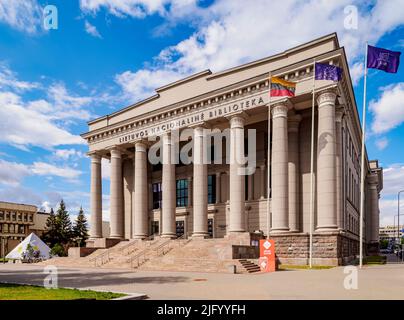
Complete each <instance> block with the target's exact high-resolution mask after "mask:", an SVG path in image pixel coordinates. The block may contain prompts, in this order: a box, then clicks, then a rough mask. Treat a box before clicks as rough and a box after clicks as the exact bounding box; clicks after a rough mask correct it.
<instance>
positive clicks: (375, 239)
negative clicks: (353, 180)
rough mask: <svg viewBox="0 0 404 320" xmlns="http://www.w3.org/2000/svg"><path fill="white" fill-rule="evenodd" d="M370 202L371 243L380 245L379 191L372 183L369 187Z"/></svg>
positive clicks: (375, 184)
mask: <svg viewBox="0 0 404 320" xmlns="http://www.w3.org/2000/svg"><path fill="white" fill-rule="evenodd" d="M369 191H370V202H371V208H372V209H371V210H372V211H371V219H372V221H371V224H370V225H371V231H370V239H369V240H370V241H369V242H371V243H377V244H378V243H379V191H378V189H377V183H371V184H370V185H369Z"/></svg>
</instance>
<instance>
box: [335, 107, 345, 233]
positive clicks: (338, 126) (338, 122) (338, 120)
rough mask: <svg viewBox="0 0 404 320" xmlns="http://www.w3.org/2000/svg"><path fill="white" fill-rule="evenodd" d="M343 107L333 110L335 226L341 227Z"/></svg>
mask: <svg viewBox="0 0 404 320" xmlns="http://www.w3.org/2000/svg"><path fill="white" fill-rule="evenodd" d="M343 114H344V111H343V109H341V108H339V109H337V110H336V111H335V137H336V141H335V151H336V152H335V153H336V167H335V174H336V191H337V192H336V206H335V210H336V211H337V226H338V228H340V229H343V228H344V226H343V201H342V199H343V197H342V193H343V191H342V187H343V184H342V116H343Z"/></svg>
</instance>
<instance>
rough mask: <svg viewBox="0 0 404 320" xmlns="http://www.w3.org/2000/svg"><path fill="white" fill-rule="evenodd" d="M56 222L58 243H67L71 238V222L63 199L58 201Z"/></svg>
mask: <svg viewBox="0 0 404 320" xmlns="http://www.w3.org/2000/svg"><path fill="white" fill-rule="evenodd" d="M56 224H57V228H58V238H59V239H58V240H59V241H58V243H60V244H62V245H67V244H68V243H69V242H70V241H71V238H72V222H71V220H70V217H69V212H67V210H66V205H65V203H64V201H63V199H62V200H61V201H60V205H59V209H58V211H57V213H56Z"/></svg>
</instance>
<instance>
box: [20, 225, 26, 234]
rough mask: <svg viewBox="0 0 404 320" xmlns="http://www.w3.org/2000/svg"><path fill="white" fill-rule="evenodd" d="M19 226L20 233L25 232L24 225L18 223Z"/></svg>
mask: <svg viewBox="0 0 404 320" xmlns="http://www.w3.org/2000/svg"><path fill="white" fill-rule="evenodd" d="M19 227H20V233H25V232H24V226H23V225H20V226H19Z"/></svg>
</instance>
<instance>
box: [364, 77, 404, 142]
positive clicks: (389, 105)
mask: <svg viewBox="0 0 404 320" xmlns="http://www.w3.org/2000/svg"><path fill="white" fill-rule="evenodd" d="M381 91H382V94H381V97H380V98H379V99H378V100H372V101H370V103H369V109H370V111H371V112H372V114H373V122H372V125H371V128H372V131H373V132H374V133H376V134H382V133H386V132H388V131H390V130H391V129H394V128H395V127H398V126H399V125H400V124H401V123H403V122H404V107H403V101H404V82H400V83H397V84H394V85H390V86H387V87H383V88H381Z"/></svg>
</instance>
